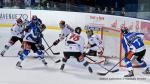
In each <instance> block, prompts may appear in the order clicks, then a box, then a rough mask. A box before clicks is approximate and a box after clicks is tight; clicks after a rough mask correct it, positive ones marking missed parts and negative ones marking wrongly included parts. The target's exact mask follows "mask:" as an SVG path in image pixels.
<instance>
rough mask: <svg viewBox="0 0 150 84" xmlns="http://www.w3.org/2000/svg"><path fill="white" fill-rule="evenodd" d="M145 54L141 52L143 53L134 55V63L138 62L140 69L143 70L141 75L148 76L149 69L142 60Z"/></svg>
mask: <svg viewBox="0 0 150 84" xmlns="http://www.w3.org/2000/svg"><path fill="white" fill-rule="evenodd" d="M145 52H146V50H143V51H141V52H139V53H135V55H136V56H138V57H137V59H136V61H137V62H138V64H139V65H140V67H143V68H144V72H143V74H150V69H149V67H148V65H147V63H146V62H145V61H144V59H143V57H144V55H145Z"/></svg>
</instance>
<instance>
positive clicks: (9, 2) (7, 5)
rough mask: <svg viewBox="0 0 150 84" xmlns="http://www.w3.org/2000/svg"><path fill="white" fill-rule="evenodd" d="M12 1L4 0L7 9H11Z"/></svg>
mask: <svg viewBox="0 0 150 84" xmlns="http://www.w3.org/2000/svg"><path fill="white" fill-rule="evenodd" d="M11 5H12V1H11V0H4V6H5V7H11Z"/></svg>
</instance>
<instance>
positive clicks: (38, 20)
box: [25, 15, 42, 32]
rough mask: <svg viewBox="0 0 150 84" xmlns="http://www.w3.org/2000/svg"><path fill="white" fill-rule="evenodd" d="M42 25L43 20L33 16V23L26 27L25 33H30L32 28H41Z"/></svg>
mask: <svg viewBox="0 0 150 84" xmlns="http://www.w3.org/2000/svg"><path fill="white" fill-rule="evenodd" d="M41 24H42V20H41V19H39V18H38V17H37V16H36V15H33V16H32V19H31V21H30V22H29V23H28V25H27V26H26V29H25V31H26V32H29V31H30V30H31V28H35V27H36V26H37V27H39V26H40V25H41Z"/></svg>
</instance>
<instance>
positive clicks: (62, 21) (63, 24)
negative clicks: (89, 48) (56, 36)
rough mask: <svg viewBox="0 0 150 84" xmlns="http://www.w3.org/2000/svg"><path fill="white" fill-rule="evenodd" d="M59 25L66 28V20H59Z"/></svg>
mask: <svg viewBox="0 0 150 84" xmlns="http://www.w3.org/2000/svg"><path fill="white" fill-rule="evenodd" d="M59 26H60V28H64V27H65V21H64V20H61V21H60V22H59Z"/></svg>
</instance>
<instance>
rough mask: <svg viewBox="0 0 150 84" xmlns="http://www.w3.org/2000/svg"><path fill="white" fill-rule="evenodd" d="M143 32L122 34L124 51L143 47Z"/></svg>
mask: <svg viewBox="0 0 150 84" xmlns="http://www.w3.org/2000/svg"><path fill="white" fill-rule="evenodd" d="M143 38H144V34H143V33H135V32H129V33H128V34H124V35H123V39H122V45H123V48H124V50H125V53H128V52H129V51H132V52H135V53H136V52H140V51H142V50H144V49H145V46H144V42H143Z"/></svg>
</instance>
